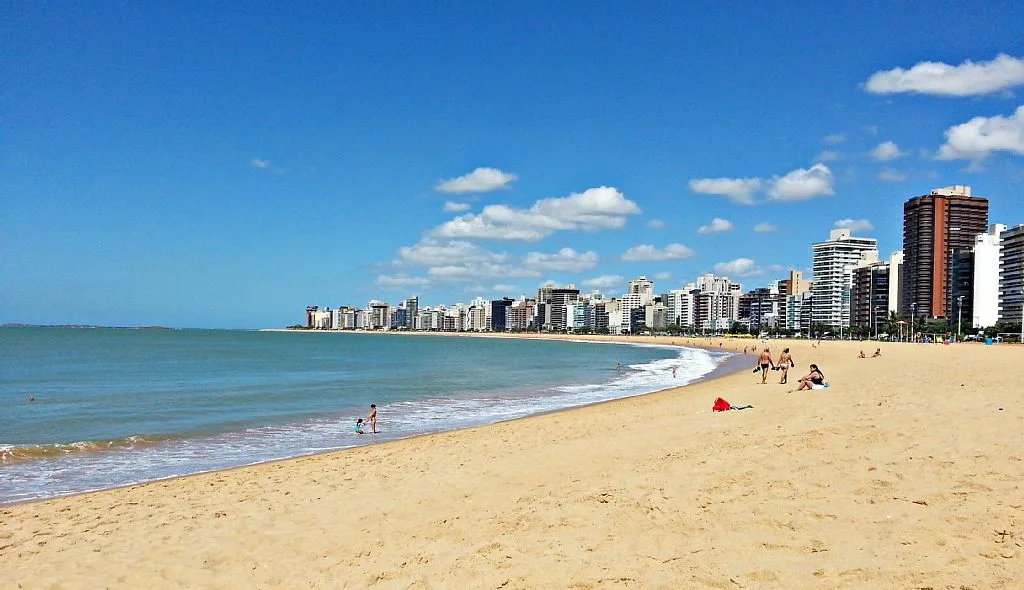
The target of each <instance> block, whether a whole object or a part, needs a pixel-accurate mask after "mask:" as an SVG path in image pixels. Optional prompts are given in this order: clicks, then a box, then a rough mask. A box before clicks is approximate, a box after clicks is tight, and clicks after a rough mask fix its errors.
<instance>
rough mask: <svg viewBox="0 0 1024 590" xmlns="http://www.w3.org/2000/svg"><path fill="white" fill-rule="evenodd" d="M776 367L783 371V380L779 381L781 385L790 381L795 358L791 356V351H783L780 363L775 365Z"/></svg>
mask: <svg viewBox="0 0 1024 590" xmlns="http://www.w3.org/2000/svg"><path fill="white" fill-rule="evenodd" d="M775 366H776V367H778V368H779V369H781V370H782V379H780V380H779V383H780V384H784V383H786V382H787V381H788V376H789V368H790V367H792V366H793V357H792V356H790V354H789V349H788V348H784V349H782V354H780V355H779V362H777V363H775Z"/></svg>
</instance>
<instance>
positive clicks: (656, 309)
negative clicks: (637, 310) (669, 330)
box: [643, 299, 668, 330]
mask: <svg viewBox="0 0 1024 590" xmlns="http://www.w3.org/2000/svg"><path fill="white" fill-rule="evenodd" d="M643 309H644V318H643V322H644V325H645V326H647V327H648V328H649V329H651V330H664V329H665V326H667V325H668V323H667V321H666V320H667V317H668V313H667V312H668V310H667V309H666V308H665V304H664V303H662V302H661V301H659V300H658V299H655V300H654V301H653V302H652V303H648V304H647V305H645V306H644V308H643Z"/></svg>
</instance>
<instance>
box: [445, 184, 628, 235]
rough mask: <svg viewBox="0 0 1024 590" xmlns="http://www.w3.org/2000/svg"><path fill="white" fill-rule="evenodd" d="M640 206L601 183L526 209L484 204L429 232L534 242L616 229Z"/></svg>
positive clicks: (546, 200) (544, 200) (623, 224)
mask: <svg viewBox="0 0 1024 590" xmlns="http://www.w3.org/2000/svg"><path fill="white" fill-rule="evenodd" d="M640 212H641V211H640V207H638V206H637V204H636V203H634V202H633V201H630V200H629V199H627V198H626V197H624V196H623V194H622V193H621V192H619V191H618V189H616V188H613V187H607V186H602V187H599V188H591V189H587V190H586V191H584V192H582V193H573V194H571V195H569V196H568V197H558V198H549V199H541V200H539V201H537V202H535V203H534V204H533V205H532V206H531V207H530V208H529V209H517V208H514V207H509V206H508V205H488V206H486V207H484V208H483V210H482V211H481V212H480V214H479V215H475V214H467V215H461V216H459V217H456V218H455V219H453V220H451V221H449V222H447V223H444V224H442V225H440V226H438V227H436V228H434V229H433V230H431V232H430V235H431V236H434V237H445V238H482V239H494V240H525V241H536V240H540V239H541V238H545V237H547V236H549V235H551V234H553V233H555V232H556V231H562V230H583V231H600V230H605V229H619V228H621V227H623V226H625V225H626V218H627V217H628V216H630V215H639V214H640Z"/></svg>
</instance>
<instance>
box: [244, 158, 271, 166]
mask: <svg viewBox="0 0 1024 590" xmlns="http://www.w3.org/2000/svg"><path fill="white" fill-rule="evenodd" d="M249 165H250V166H252V167H253V168H270V160H261V159H259V158H253V159H252V160H250V161H249Z"/></svg>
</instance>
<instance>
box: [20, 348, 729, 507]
mask: <svg viewBox="0 0 1024 590" xmlns="http://www.w3.org/2000/svg"><path fill="white" fill-rule="evenodd" d="M261 331H262V330H261ZM267 331H271V330H267ZM283 331H291V330H283ZM311 332H314V333H315V332H326V331H311ZM353 333H356V334H361V333H370V334H373V333H378V334H385V333H383V332H353ZM391 335H428V336H447V337H477V338H506V339H523V338H521V337H519V336H518V335H516V334H504V333H502V334H490V333H479V334H474V333H449V332H438V333H432V332H422V333H421V332H395V333H391ZM558 336H560V335H556V336H555V337H546V336H544V335H540V337H539V339H546V340H554V341H562V342H581V343H597V344H602V343H603V344H617V345H625V346H640V347H643V346H652V345H653V346H657V347H659V348H669V349H687V348H690V349H702V350H707V351H709V352H713V353H725V354H729V355H730V356H728V357H725V358H724V359H723V360H722V361H721V362H718V363H716V366H715V368H714V369H712V370H711V371H710V372H708V373H706V374H704V375H701V376H699V377H697V378H695V379H693V380H692V381H690V382H688V383H686V384H685V385H679V386H674V387H664V388H661V389H654V390H651V391H646V392H643V393H638V394H631V395H626V396H623V397H616V398H612V399H606V400H599V401H592V402H585V403H582V404H579V405H571V406H565V407H560V408H552V409H546V410H541V411H537V412H533V413H530V414H527V415H524V416H517V417H514V418H505V419H500V420H495V421H491V422H484V423H481V424H473V425H469V426H462V427H456V428H453V429H450V430H436V431H429V432H420V433H415V434H409V435H406V436H399V437H397V438H390V439H387V440H382V441H376V442H374V441H372V440H370V441H366V442H360V443H354V444H351V445H349V446H344V447H338V448H333V449H327V450H321V451H315V452H311V453H302V454H296V455H289V456H286V457H278V458H273V459H266V460H258V461H254V462H251V463H244V464H241V465H233V466H229V467H220V468H214V469H205V470H201V471H194V472H191V473H183V474H179V475H170V476H165V477H157V478H153V479H144V480H139V481H133V482H127V483H123V484H118V485H115V486H110V487H99V488H94V489H89V490H82V491H75V492H70V493H66V494H58V495H55V496H48V497H42V498H31V499H21V500H14V501H6V502H5V501H0V509H2V508H6V507H11V506H20V505H24V504H31V503H37V502H47V501H50V500H58V499H62V498H71V497H76V496H82V495H87V494H94V493H101V492H105V491H110V490H119V489H126V488H135V487H138V486H145V485H148V484H153V483H159V482H165V481H173V480H177V479H180V478H188V477H192V476H197V475H204V474H210V473H218V472H222V471H232V470H236V469H245V468H251V467H256V466H259V465H265V464H272V463H277V462H281V461H291V460H295V459H300V458H303V457H312V456H318V455H329V454H333V453H345V452H348V451H351V450H352V449H356V448H362V447H366V446H373V445H386V444H391V443H395V442H400V441H404V440H409V439H413V438H419V437H424V436H432V435H438V434H445V433H450V432H459V431H463V430H469V429H474V428H483V427H487V426H490V425H494V424H502V423H506V422H514V421H518V420H527V419H530V418H532V417H535V416H543V415H548V414H555V413H559V412H565V411H571V410H574V409H579V408H586V407H590V406H595V405H600V404H607V403H611V402H616V401H620V400H624V399H630V398H635V397H642V396H646V395H652V394H656V393H660V392H664V391H668V390H673V389H683V388H685V387H688V386H690V385H694V384H697V383H701V382H706V381H710V380H714V379H717V378H721V377H724V376H726V375H728V374H730V373H734V372H738V371H739V370H740V369H741V368H745V367H740V365H739V362H738V361H740V360H741V357H742V355H740V354H739V353H734V352H732V351H729V350H726V349H722V348H717V347H699V346H690V345H686V344H677V343H674V342H673V343H667V342H656V343H654V342H647V341H644V342H632V341H629V340H620V339H616V338H605V339H601V340H599V339H597V338H592V339H580V338H565V337H558ZM639 338H646V337H639ZM529 339H538V338H529ZM101 442H106V441H101ZM85 452H88V451H85ZM100 452H102V451H100ZM26 462H28V461H26ZM0 473H2V467H0Z"/></svg>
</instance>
